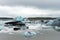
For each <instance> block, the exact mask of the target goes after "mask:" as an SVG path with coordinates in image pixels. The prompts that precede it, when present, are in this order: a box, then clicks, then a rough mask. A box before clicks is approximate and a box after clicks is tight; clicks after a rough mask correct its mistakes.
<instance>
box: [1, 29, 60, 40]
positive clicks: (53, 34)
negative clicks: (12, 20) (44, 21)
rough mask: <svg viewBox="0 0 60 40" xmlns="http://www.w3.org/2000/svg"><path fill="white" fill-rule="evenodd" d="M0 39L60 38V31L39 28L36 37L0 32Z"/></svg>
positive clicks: (37, 39)
mask: <svg viewBox="0 0 60 40" xmlns="http://www.w3.org/2000/svg"><path fill="white" fill-rule="evenodd" d="M35 31H36V30H35ZM0 40H60V32H57V31H54V30H39V33H38V34H37V35H36V37H34V38H25V37H24V36H22V35H21V33H15V34H8V33H0Z"/></svg>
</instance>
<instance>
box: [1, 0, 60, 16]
mask: <svg viewBox="0 0 60 40" xmlns="http://www.w3.org/2000/svg"><path fill="white" fill-rule="evenodd" d="M0 16H12V17H13V16H14V17H16V16H24V17H29V16H30V17H31V16H38V17H39V16H43V17H47V16H51V17H60V0H0Z"/></svg>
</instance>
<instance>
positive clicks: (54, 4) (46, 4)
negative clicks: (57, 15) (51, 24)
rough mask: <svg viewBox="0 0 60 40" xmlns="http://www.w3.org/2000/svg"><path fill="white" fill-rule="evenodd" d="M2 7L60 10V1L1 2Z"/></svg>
mask: <svg viewBox="0 0 60 40" xmlns="http://www.w3.org/2000/svg"><path fill="white" fill-rule="evenodd" d="M0 5H7V6H21V5H23V6H35V7H38V8H43V9H60V1H59V0H0Z"/></svg>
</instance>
